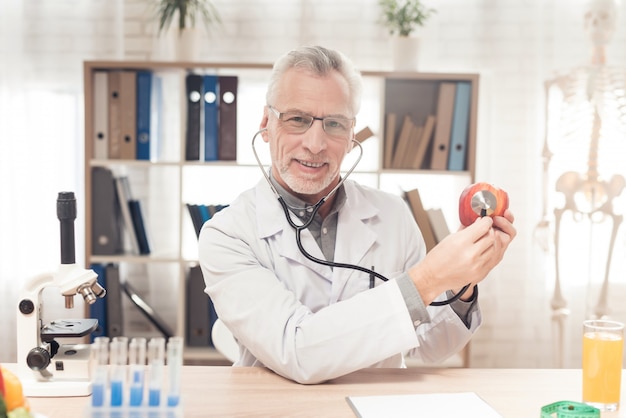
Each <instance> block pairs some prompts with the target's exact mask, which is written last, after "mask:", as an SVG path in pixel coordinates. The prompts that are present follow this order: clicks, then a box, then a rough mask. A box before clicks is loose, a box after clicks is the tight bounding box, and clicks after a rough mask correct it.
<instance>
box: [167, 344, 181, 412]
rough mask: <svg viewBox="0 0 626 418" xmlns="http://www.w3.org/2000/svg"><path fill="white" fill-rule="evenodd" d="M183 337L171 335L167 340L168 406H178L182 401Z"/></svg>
mask: <svg viewBox="0 0 626 418" xmlns="http://www.w3.org/2000/svg"><path fill="white" fill-rule="evenodd" d="M183 345H184V344H183V338H182V337H170V339H169V340H168V341H167V369H168V373H169V388H168V395H167V406H178V404H179V403H180V378H181V377H180V373H181V369H182V367H183Z"/></svg>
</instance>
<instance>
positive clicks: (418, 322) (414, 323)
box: [413, 319, 422, 326]
mask: <svg viewBox="0 0 626 418" xmlns="http://www.w3.org/2000/svg"><path fill="white" fill-rule="evenodd" d="M421 323H422V321H420V320H419V319H418V320H416V321H414V322H413V325H415V326H418V325H419V324H421Z"/></svg>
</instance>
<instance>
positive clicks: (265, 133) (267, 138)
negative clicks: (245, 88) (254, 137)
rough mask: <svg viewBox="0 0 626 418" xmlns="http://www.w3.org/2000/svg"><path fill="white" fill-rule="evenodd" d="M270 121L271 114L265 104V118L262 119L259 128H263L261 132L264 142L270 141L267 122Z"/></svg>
mask: <svg viewBox="0 0 626 418" xmlns="http://www.w3.org/2000/svg"><path fill="white" fill-rule="evenodd" d="M268 122H269V115H268V113H267V106H265V107H264V108H263V118H262V119H261V123H260V124H259V129H263V132H261V137H262V138H263V141H264V142H268V141H269V137H268V136H267V124H268Z"/></svg>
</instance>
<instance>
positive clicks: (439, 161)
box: [430, 82, 456, 170]
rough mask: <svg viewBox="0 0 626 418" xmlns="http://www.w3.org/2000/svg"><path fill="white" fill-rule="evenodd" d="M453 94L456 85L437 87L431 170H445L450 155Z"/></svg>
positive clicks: (444, 84) (452, 83) (449, 84)
mask: <svg viewBox="0 0 626 418" xmlns="http://www.w3.org/2000/svg"><path fill="white" fill-rule="evenodd" d="M455 93H456V83H454V82H442V83H441V84H440V85H439V98H438V99H437V126H436V127H435V137H434V140H433V153H432V156H431V159H430V168H431V169H433V170H445V169H446V168H447V167H448V155H449V153H450V129H451V126H452V114H453V111H454V96H455Z"/></svg>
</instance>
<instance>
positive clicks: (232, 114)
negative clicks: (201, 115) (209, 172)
mask: <svg viewBox="0 0 626 418" xmlns="http://www.w3.org/2000/svg"><path fill="white" fill-rule="evenodd" d="M218 80H219V92H220V102H219V142H218V147H217V150H218V156H219V159H220V160H222V161H235V160H236V159H237V84H238V80H239V79H238V78H237V76H227V75H221V76H219V79H218Z"/></svg>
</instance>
